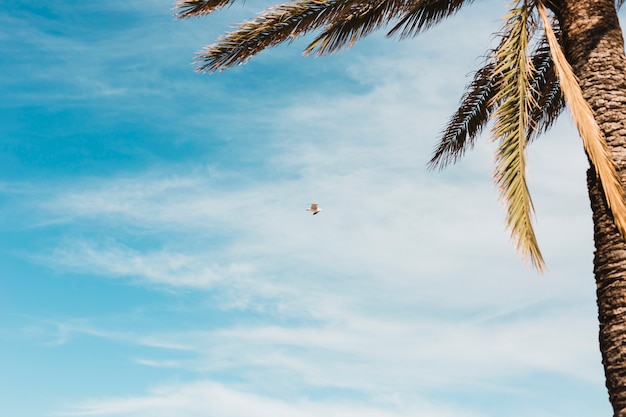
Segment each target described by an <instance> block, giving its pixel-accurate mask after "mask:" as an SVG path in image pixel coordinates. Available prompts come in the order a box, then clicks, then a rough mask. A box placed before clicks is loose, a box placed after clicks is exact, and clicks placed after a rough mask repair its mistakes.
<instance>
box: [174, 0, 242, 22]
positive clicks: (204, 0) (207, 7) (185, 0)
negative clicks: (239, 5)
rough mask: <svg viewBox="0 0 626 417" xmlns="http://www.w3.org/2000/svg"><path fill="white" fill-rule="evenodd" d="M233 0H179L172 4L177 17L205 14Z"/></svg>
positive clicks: (233, 0)
mask: <svg viewBox="0 0 626 417" xmlns="http://www.w3.org/2000/svg"><path fill="white" fill-rule="evenodd" d="M233 2H235V0H180V1H179V2H177V3H176V4H175V5H174V10H176V13H175V14H174V15H175V16H176V17H177V18H178V19H184V18H187V17H194V16H203V15H207V14H209V13H211V12H213V11H214V10H217V9H220V8H222V7H225V6H228V5H230V4H232V3H233Z"/></svg>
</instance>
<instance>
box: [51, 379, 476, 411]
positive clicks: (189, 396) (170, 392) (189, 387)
mask: <svg viewBox="0 0 626 417" xmlns="http://www.w3.org/2000/svg"><path fill="white" fill-rule="evenodd" d="M459 411H460V410H454V409H452V408H446V407H437V406H434V405H432V404H429V403H426V402H418V403H416V404H413V405H412V406H411V407H410V408H409V407H398V409H395V410H385V409H380V408H376V407H373V406H369V407H368V406H364V405H357V404H350V403H347V402H338V403H332V402H331V403H325V402H319V401H308V400H299V401H296V402H285V401H281V400H277V399H272V398H268V397H263V396H259V395H255V394H253V393H248V392H245V391H241V390H236V389H232V388H228V387H225V386H223V385H220V384H218V383H215V382H210V381H206V382H197V383H188V384H178V385H170V386H161V387H158V388H155V389H153V390H152V392H150V393H149V394H148V395H146V396H143V397H130V398H124V399H111V400H106V399H104V400H100V401H93V402H88V403H84V404H81V405H79V406H77V407H76V410H75V411H72V412H67V413H63V414H62V415H107V416H138V417H141V416H154V417H165V416H176V415H185V416H190V417H200V416H212V415H220V416H228V417H239V416H242V417H243V416H250V415H255V416H259V417H263V416H268V417H269V416H271V417H283V416H284V417H294V416H295V417H313V416H320V415H324V416H330V417H334V416H337V417H339V416H342V417H345V416H348V417H350V416H360V417H391V416H394V417H398V416H399V417H402V416H409V415H420V416H424V417H451V416H453V415H455V416H459V415H462V416H464V417H470V416H473V415H474V414H473V413H471V412H463V413H462V414H459Z"/></svg>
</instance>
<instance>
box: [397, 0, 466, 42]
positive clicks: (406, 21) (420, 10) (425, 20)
mask: <svg viewBox="0 0 626 417" xmlns="http://www.w3.org/2000/svg"><path fill="white" fill-rule="evenodd" d="M413 3H414V5H413V7H411V8H409V9H408V10H407V11H406V13H405V15H404V17H402V19H401V20H400V22H399V23H397V24H396V25H395V26H394V27H393V28H392V29H391V30H390V31H389V33H388V34H387V36H393V35H396V34H397V33H398V32H399V35H400V38H402V39H404V38H408V37H412V36H415V35H417V34H419V33H420V32H422V31H424V30H426V29H429V28H431V27H433V26H434V25H436V24H437V23H440V22H441V21H442V20H444V19H446V18H448V17H450V16H452V15H453V14H455V13H456V12H458V11H459V10H460V9H461V7H462V6H465V5H469V4H471V3H473V0H417V1H414V2H413Z"/></svg>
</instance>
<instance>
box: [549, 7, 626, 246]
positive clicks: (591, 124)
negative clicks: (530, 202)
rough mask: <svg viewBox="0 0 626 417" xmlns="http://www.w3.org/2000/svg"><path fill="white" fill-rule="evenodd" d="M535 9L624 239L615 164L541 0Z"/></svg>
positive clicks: (624, 212) (624, 214) (624, 210)
mask: <svg viewBox="0 0 626 417" xmlns="http://www.w3.org/2000/svg"><path fill="white" fill-rule="evenodd" d="M537 10H538V11H539V16H540V17H541V21H542V23H543V26H544V29H545V32H546V37H547V39H548V42H549V44H550V51H551V52H552V59H553V60H554V66H555V69H556V72H557V74H558V76H559V80H560V83H561V89H562V90H563V95H564V96H565V102H566V103H567V107H568V109H569V110H570V112H571V114H572V117H573V118H574V122H575V123H576V127H577V128H578V132H579V133H580V137H581V138H582V140H583V146H584V148H585V152H586V153H587V156H588V157H589V159H590V161H591V164H592V166H593V168H594V169H595V171H596V173H597V175H598V177H599V178H600V182H601V183H602V188H603V191H604V196H605V197H606V201H607V204H608V206H609V208H610V210H611V212H612V214H613V220H614V222H615V225H616V226H617V228H618V230H619V231H620V233H621V234H622V236H625V237H626V203H625V201H624V191H623V189H622V186H621V184H620V180H619V176H618V174H617V170H616V168H615V163H614V162H613V159H611V155H610V153H609V150H608V147H607V144H606V141H605V140H604V135H603V134H602V131H601V130H600V126H599V125H598V123H597V122H596V119H595V117H594V115H593V110H592V109H591V106H589V103H587V101H586V100H585V98H584V97H583V93H582V90H581V88H580V85H579V84H578V80H577V79H576V75H574V71H573V70H572V68H571V67H570V65H569V63H568V62H567V59H566V58H565V55H564V54H563V51H562V50H561V46H560V45H559V43H558V40H557V38H556V36H555V34H554V32H553V31H552V25H551V24H550V21H549V19H548V15H547V12H546V8H545V5H544V3H543V2H542V1H541V0H539V1H538V3H537Z"/></svg>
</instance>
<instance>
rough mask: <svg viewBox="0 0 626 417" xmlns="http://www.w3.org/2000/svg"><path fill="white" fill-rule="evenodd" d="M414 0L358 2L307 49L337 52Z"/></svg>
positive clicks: (307, 50) (317, 53)
mask: <svg viewBox="0 0 626 417" xmlns="http://www.w3.org/2000/svg"><path fill="white" fill-rule="evenodd" d="M414 2H415V1H414V0H378V1H366V2H361V3H358V4H355V5H354V6H353V7H352V8H351V9H350V10H349V11H348V12H347V13H345V14H343V15H341V16H340V18H339V19H334V20H333V22H331V24H330V25H329V27H328V28H326V30H325V31H324V32H323V33H322V34H320V35H319V36H318V37H317V38H316V39H315V40H313V42H311V44H310V45H309V46H308V47H307V48H306V49H305V51H304V53H305V54H309V53H311V52H312V51H313V50H316V52H315V55H323V54H328V53H333V52H336V51H338V50H340V49H342V48H344V47H351V46H352V45H353V44H354V43H355V42H356V41H358V40H359V39H361V38H363V37H365V36H367V35H369V34H370V33H372V32H373V31H375V30H376V29H379V28H380V27H381V26H382V25H384V24H387V23H388V22H389V21H390V20H392V19H393V18H394V17H396V16H398V15H401V14H402V13H403V12H404V11H406V9H407V7H408V6H409V5H411V4H412V3H414Z"/></svg>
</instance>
